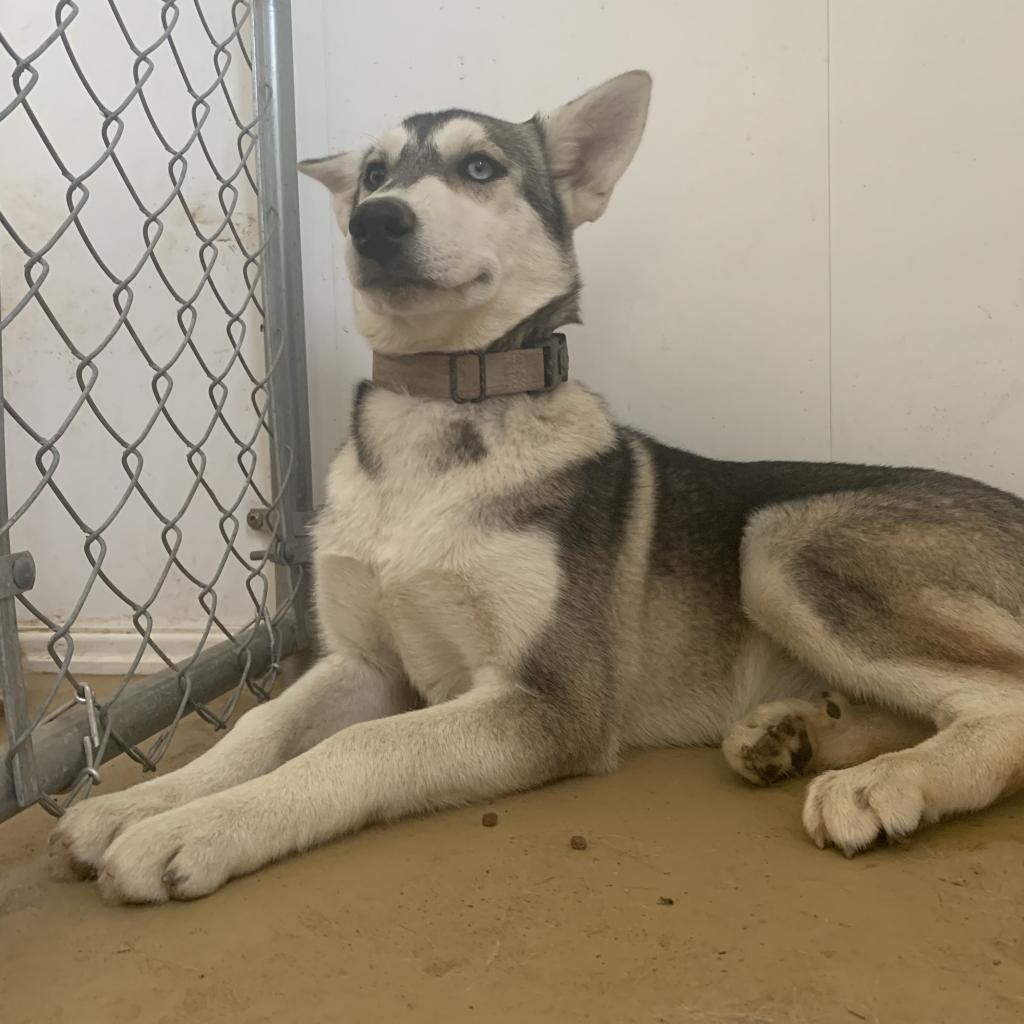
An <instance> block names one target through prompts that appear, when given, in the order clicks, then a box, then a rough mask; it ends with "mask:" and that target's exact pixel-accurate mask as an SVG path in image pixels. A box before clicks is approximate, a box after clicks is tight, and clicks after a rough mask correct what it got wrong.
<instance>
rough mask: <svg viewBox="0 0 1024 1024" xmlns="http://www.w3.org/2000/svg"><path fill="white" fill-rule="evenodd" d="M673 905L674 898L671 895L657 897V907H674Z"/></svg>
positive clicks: (674, 902) (674, 903)
mask: <svg viewBox="0 0 1024 1024" xmlns="http://www.w3.org/2000/svg"><path fill="white" fill-rule="evenodd" d="M675 905H676V901H675V900H674V899H672V897H671V896H659V897H658V906H659V907H674V906H675Z"/></svg>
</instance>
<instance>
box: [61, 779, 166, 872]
mask: <svg viewBox="0 0 1024 1024" xmlns="http://www.w3.org/2000/svg"><path fill="white" fill-rule="evenodd" d="M172 806H174V802H173V801H172V800H171V799H170V797H169V796H168V795H167V794H165V793H161V792H160V790H159V789H158V788H150V784H145V785H142V786H136V787H134V788H133V789H127V790H125V791H124V792H122V793H111V794H110V795H108V796H96V797H92V798H91V799H89V800H83V801H81V802H80V803H77V804H75V805H73V806H72V807H70V808H69V809H68V810H67V811H65V813H64V815H63V816H62V817H61V819H60V821H59V822H58V823H57V825H56V826H55V827H54V829H53V831H52V832H51V833H50V845H49V858H50V873H51V875H52V876H53V877H54V878H61V879H68V878H95V877H96V873H97V871H98V869H99V866H100V861H101V860H102V859H103V854H104V853H105V852H106V850H107V847H108V846H110V844H111V843H112V842H113V841H114V840H115V839H116V838H117V837H118V836H119V835H120V834H121V833H122V832H124V831H125V830H126V829H128V828H129V827H131V826H132V825H134V824H135V823H136V822H139V821H142V820H143V819H144V818H151V817H153V816H154V815H156V814H161V813H163V812H164V811H166V810H168V809H169V808H170V807H172Z"/></svg>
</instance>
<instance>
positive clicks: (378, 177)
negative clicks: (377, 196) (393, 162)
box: [363, 164, 388, 192]
mask: <svg viewBox="0 0 1024 1024" xmlns="http://www.w3.org/2000/svg"><path fill="white" fill-rule="evenodd" d="M387 180H388V169H387V168H386V167H385V166H384V165H383V164H369V165H368V166H367V168H366V171H365V172H364V173H363V184H364V185H365V186H366V187H367V188H368V189H369V190H370V191H371V192H372V191H373V190H374V189H377V188H380V187H381V185H383V184H384V182H385V181H387Z"/></svg>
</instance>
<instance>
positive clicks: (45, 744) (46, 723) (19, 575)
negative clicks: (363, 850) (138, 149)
mask: <svg viewBox="0 0 1024 1024" xmlns="http://www.w3.org/2000/svg"><path fill="white" fill-rule="evenodd" d="M180 2H181V3H184V2H186V0H180ZM194 2H195V7H196V11H197V12H199V17H200V18H202V17H203V15H202V11H201V9H200V4H199V0H194ZM224 2H227V0H224ZM178 5H179V0H163V7H162V9H161V16H162V18H163V19H164V21H163V23H164V25H165V28H166V37H165V40H164V41H166V38H168V37H169V36H170V32H171V28H170V27H168V26H167V22H168V18H171V23H172V25H173V19H174V18H175V17H176V16H177V13H178V11H177V10H176V8H177V7H178ZM110 6H111V9H112V10H114V11H115V17H117V13H116V5H115V4H114V3H111V4H110ZM239 11H241V12H242V14H243V18H244V17H248V16H249V15H250V14H251V16H252V19H253V23H252V35H253V53H252V60H251V66H252V78H253V88H254V97H255V98H254V121H253V122H250V123H249V124H248V125H243V124H242V123H241V122H239V121H238V120H237V119H236V124H238V126H239V128H240V129H241V131H243V132H249V133H250V135H251V130H254V131H255V133H256V138H255V144H256V147H257V148H256V153H257V178H256V181H255V182H253V187H254V189H255V191H256V194H257V197H258V205H259V219H260V243H259V249H258V250H257V251H256V253H255V255H254V261H255V262H258V264H259V266H260V270H261V275H262V300H263V306H262V312H263V334H264V346H265V357H266V364H265V366H266V375H265V377H264V378H263V380H262V381H261V385H262V386H264V387H265V390H266V393H267V397H268V399H269V406H268V408H267V410H266V413H265V415H266V416H267V418H268V422H267V423H262V425H263V426H265V427H267V429H268V433H269V435H270V452H271V481H272V485H271V486H272V492H271V495H270V496H269V501H268V502H267V507H266V509H265V512H266V514H267V522H268V528H269V529H270V530H271V533H272V536H271V538H270V542H269V543H268V545H267V548H266V550H264V551H258V552H252V553H251V554H250V555H249V556H248V557H249V558H250V560H251V562H252V565H253V571H254V573H255V572H262V570H263V569H264V568H265V567H266V566H267V563H268V562H269V563H272V564H273V572H274V576H275V581H276V582H275V588H276V597H277V606H276V612H275V613H274V615H273V616H271V615H270V614H269V613H268V614H267V615H265V616H264V620H263V621H260V620H259V616H258V615H257V620H256V621H255V622H254V623H253V624H252V625H251V627H250V628H249V629H248V630H247V631H246V632H245V633H243V634H239V635H232V636H230V637H229V639H226V640H224V641H223V642H221V643H218V644H216V645H213V646H209V647H206V648H205V649H202V650H200V651H197V653H196V656H194V657H192V658H190V659H188V661H187V663H184V664H176V665H175V666H174V667H173V668H168V669H166V670H165V671H162V672H160V673H158V674H156V675H152V676H148V677H146V678H145V679H142V680H139V681H136V682H133V683H131V684H130V685H127V686H124V687H122V689H121V690H119V692H118V695H117V697H116V699H114V700H111V701H108V702H106V703H104V702H102V701H100V700H99V699H98V698H96V697H95V695H94V694H92V692H91V690H90V688H89V687H88V686H85V685H82V684H80V683H78V681H77V680H76V679H75V676H74V671H73V667H72V665H71V663H70V659H71V657H72V656H71V655H69V663H68V664H67V665H64V666H62V667H61V669H60V672H59V675H60V676H61V678H62V679H64V678H65V677H66V681H67V682H69V683H70V684H71V686H72V687H73V689H74V697H73V699H72V701H71V702H70V703H69V704H68V705H67V706H66V707H64V708H61V709H58V710H57V711H56V712H51V713H48V714H47V715H46V716H45V717H43V716H37V720H35V721H33V720H32V719H31V718H30V715H29V712H28V707H27V700H26V693H25V687H24V680H23V678H22V670H21V664H20V655H19V646H18V631H17V630H18V627H17V619H16V605H15V602H16V601H17V600H24V599H25V594H26V593H27V592H28V591H29V590H30V589H31V587H32V585H33V582H34V571H35V569H34V564H33V562H32V558H31V555H30V554H29V553H28V552H14V553H12V552H11V550H10V528H11V526H12V521H11V519H10V510H9V509H8V507H7V505H8V503H7V488H6V473H5V446H4V440H5V439H4V420H5V418H6V416H7V413H8V406H7V405H6V404H5V403H4V401H3V390H2V389H3V375H2V350H3V340H2V325H3V322H4V321H3V319H0V697H2V699H3V709H4V714H5V717H6V725H7V730H8V735H9V737H10V742H9V744H8V747H7V749H5V750H2V751H0V821H2V820H4V819H5V818H9V817H11V816H12V815H14V814H16V813H17V812H18V811H19V810H21V809H23V808H26V807H28V806H31V805H33V804H35V803H40V804H42V806H44V807H45V808H46V809H47V810H49V811H50V812H51V813H54V814H60V813H62V812H63V808H64V807H65V806H66V805H67V803H69V802H70V801H71V800H73V799H76V798H78V797H79V796H81V795H84V794H86V793H88V791H89V789H90V788H91V786H92V784H93V783H94V782H96V781H98V780H99V772H98V769H99V766H100V764H102V763H103V762H104V761H106V760H108V759H109V758H111V757H114V756H116V755H117V754H120V753H128V754H129V755H130V756H132V757H133V758H134V759H135V760H137V761H139V762H140V763H141V764H142V765H143V767H144V768H146V769H152V768H153V767H154V764H155V762H156V761H157V760H158V759H159V757H160V756H162V754H163V752H164V750H165V749H166V746H167V742H169V740H170V735H171V734H172V733H173V727H175V726H176V725H177V722H178V721H179V720H180V718H181V717H182V716H183V715H184V714H189V713H192V712H199V713H200V714H201V715H202V716H203V717H204V718H206V719H207V720H208V721H209V722H210V723H211V724H212V725H214V726H215V727H223V726H224V725H225V724H226V721H227V719H228V718H229V717H230V714H231V712H232V711H233V710H234V701H233V700H231V701H229V702H228V706H227V707H226V708H225V710H224V711H223V712H221V713H217V712H214V711H212V710H211V709H210V708H208V707H207V703H208V702H209V701H210V700H212V699H213V698H215V697H218V696H220V695H222V694H224V693H226V692H228V691H229V690H232V689H233V688H234V689H237V690H238V692H239V694H240V690H241V686H242V685H243V682H244V683H245V684H247V685H248V686H249V689H251V690H252V691H253V692H254V693H255V694H256V695H257V697H258V698H260V699H265V698H266V697H268V696H269V693H268V688H267V687H265V686H263V685H261V683H260V682H259V681H258V679H259V677H260V676H261V675H262V674H263V673H266V672H271V673H274V674H275V675H276V669H277V666H278V664H279V662H280V660H281V659H282V658H284V657H285V656H287V655H288V654H290V653H292V652H294V651H296V650H302V649H305V648H307V647H308V646H309V644H310V634H309V626H308V623H309V617H310V616H309V607H310V605H309V602H310V589H309V572H308V564H307V563H308V554H307V550H308V549H307V544H306V535H305V529H306V526H307V523H308V521H309V518H310V516H311V510H312V481H311V476H310V439H309V411H308V401H307V379H306V350H305V332H304V325H303V305H302V275H301V260H300V251H299V250H300V247H299V226H298V185H297V174H296V152H295V124H294V85H293V66H292V39H291V5H290V2H289V0H233V2H232V4H231V13H232V18H233V20H234V21H235V25H236V32H235V35H236V36H237V34H238V31H239V28H238V17H239ZM77 13H78V8H77V7H76V5H75V4H74V3H73V2H72V0H59V2H56V3H55V20H56V28H55V30H54V32H53V33H52V35H51V36H50V37H49V38H48V39H47V40H44V41H42V43H41V44H40V46H39V48H38V49H37V50H36V51H33V53H30V54H21V55H18V54H15V53H14V51H13V50H12V49H11V47H10V46H9V45H8V44H7V43H6V41H5V40H4V39H3V36H2V26H0V44H2V45H3V46H4V48H5V49H6V51H7V53H8V54H9V55H10V56H11V57H12V58H13V59H14V61H15V65H16V66H15V72H14V76H13V80H14V90H15V98H14V100H13V101H12V102H11V103H10V104H9V105H8V106H7V107H6V108H5V109H3V110H0V122H2V120H3V118H4V117H5V116H6V115H7V114H9V113H10V112H11V111H13V110H15V109H17V108H19V107H24V108H25V109H26V110H30V108H29V107H28V101H29V99H30V94H31V90H32V87H33V85H34V80H33V75H34V74H35V72H34V69H33V67H32V62H33V60H35V59H37V58H38V56H39V55H40V54H41V53H43V52H44V51H45V50H46V49H47V48H48V47H49V46H51V45H54V43H55V42H58V41H59V42H61V43H63V44H64V45H65V49H68V53H69V55H71V54H72V51H71V49H69V48H68V46H67V42H66V39H65V33H67V31H68V28H69V26H70V25H71V24H72V23H73V21H74V18H75V17H76V15H77ZM204 26H205V22H204ZM122 31H123V28H122ZM208 34H209V32H208ZM125 35H126V37H127V33H125ZM209 38H210V42H211V44H212V45H214V46H220V47H221V48H222V47H223V45H224V44H223V43H220V44H218V41H217V40H215V39H214V37H213V36H212V35H209ZM237 41H238V42H239V43H240V37H238V40H237ZM130 42H131V41H130V40H129V43H130ZM133 49H134V50H135V55H136V69H135V80H136V89H135V90H133V94H132V95H130V96H129V97H128V99H126V100H125V102H124V104H122V106H121V107H119V108H117V110H114V111H109V110H106V109H105V108H103V107H102V105H101V104H100V103H99V101H98V99H97V105H98V106H100V109H101V110H102V111H103V113H104V115H105V122H104V130H105V131H106V129H107V127H108V124H109V123H113V122H114V121H116V120H117V117H118V114H119V112H120V111H121V110H123V109H124V108H125V107H126V106H127V104H128V103H129V102H131V101H132V100H134V99H135V97H136V96H137V95H138V94H139V93H140V92H141V91H142V88H143V83H144V80H145V75H146V71H145V62H146V60H147V50H146V49H144V48H139V49H135V48H134V47H133ZM243 55H244V48H243ZM71 59H72V61H74V57H73V56H72V58H71ZM246 61H247V63H250V61H249V59H248V57H246ZM214 64H215V66H216V67H217V68H218V69H220V63H218V60H217V59H216V56H215V60H214ZM140 66H141V67H142V78H143V82H139V67H140ZM76 70H78V69H77V67H76ZM79 73H80V72H79ZM225 73H226V66H225V67H224V68H223V69H220V70H219V76H218V77H219V82H215V83H214V85H213V86H211V87H210V90H209V91H208V92H206V93H200V94H197V93H196V92H192V90H191V86H189V90H190V92H192V96H193V99H194V100H195V101H196V102H197V103H198V104H199V105H200V107H201V105H202V103H203V102H204V97H205V96H207V95H209V93H210V92H212V91H213V90H214V88H216V86H217V85H218V84H219V85H220V86H221V87H223V88H225V90H226V86H224V74H225ZM183 75H184V72H183ZM186 84H187V85H188V82H187V79H186ZM94 98H95V97H94ZM193 116H195V109H193ZM151 124H153V122H152V121H151ZM153 127H154V128H155V127H156V125H155V124H153ZM196 131H197V134H199V133H200V127H197V129H196ZM115 144H116V142H115V143H110V144H109V149H110V151H111V152H112V151H113V148H114V145H115ZM189 145H191V143H189ZM107 155H109V154H107ZM243 163H244V158H243ZM97 165H98V164H97ZM97 165H94V167H93V168H91V169H89V170H88V171H86V172H83V173H82V174H81V175H80V176H78V177H77V178H76V177H74V176H72V175H70V174H69V173H68V172H67V171H66V170H65V169H63V168H62V169H61V170H62V173H63V174H64V177H65V179H67V180H68V181H70V187H69V189H68V197H69V198H68V205H69V218H68V221H67V222H65V225H64V228H67V226H68V225H69V224H72V223H74V222H75V220H76V218H77V213H78V212H80V210H81V205H79V206H78V207H77V209H76V208H75V207H74V204H73V203H72V200H71V193H72V190H73V189H75V188H77V187H81V185H82V182H83V181H84V180H85V179H86V178H87V177H88V176H89V174H91V173H92V171H93V170H95V166H97ZM180 189H181V183H179V184H178V192H179V196H178V197H179V198H180V197H181V196H180ZM140 209H141V206H140ZM2 213H3V211H2V209H0V225H2V226H3V227H4V228H5V229H6V230H8V231H9V232H10V233H11V234H12V235H13V236H14V238H15V239H16V240H17V238H18V236H17V235H16V234H14V232H13V230H12V228H11V225H10V223H9V222H8V221H6V220H5V219H3V216H2ZM226 221H228V222H229V221H230V215H228V216H227V218H226ZM75 227H76V228H79V227H80V226H79V225H77V224H75ZM193 227H195V225H194V224H193ZM221 229H222V230H223V229H224V225H223V224H222V225H221ZM62 230H63V229H62ZM197 231H198V229H197ZM19 244H20V243H19ZM23 248H24V247H23ZM24 251H25V252H26V255H27V256H30V259H29V262H28V263H26V279H27V280H28V283H29V286H30V287H29V292H30V293H32V291H33V289H34V288H37V287H38V283H39V280H38V279H37V283H36V284H33V281H32V279H31V276H30V274H29V272H28V269H27V268H28V266H29V263H32V262H33V261H35V262H37V263H38V262H39V261H40V260H42V257H40V256H39V254H36V253H33V254H30V253H29V250H28V249H24ZM43 262H44V264H45V261H44V260H43ZM31 297H32V295H31V294H30V295H29V298H31ZM20 305H21V304H19V307H20ZM257 308H258V304H257ZM17 311H18V310H17V309H15V311H14V313H13V314H9V315H8V322H9V321H10V320H11V319H12V318H13V315H15V314H16V313H17ZM3 314H4V310H3V309H2V308H0V318H2V317H3ZM232 343H233V344H234V342H232ZM239 345H240V342H239ZM72 351H74V350H73V349H72ZM79 386H80V387H82V386H83V384H82V378H81V377H80V378H79ZM90 386H91V385H90ZM84 397H87V396H84ZM254 407H255V403H254ZM126 471H127V470H126ZM41 472H42V470H41ZM44 476H45V474H44ZM44 485H45V481H44ZM243 493H244V491H243ZM20 511H24V509H22V510H20ZM18 514H19V512H16V513H15V518H17V516H18ZM230 544H231V542H230V541H229V545H230ZM236 554H237V553H236ZM86 555H87V557H90V561H91V560H92V559H91V556H90V554H89V551H88V549H87V551H86ZM254 600H255V599H254ZM143 611H145V608H144V606H143ZM151 624H152V623H151V621H150V622H149V624H148V625H145V624H142V623H140V621H139V616H138V615H136V616H135V617H134V618H133V625H134V626H135V629H136V630H137V631H138V632H139V634H140V637H141V638H142V640H143V643H146V642H147V636H146V634H145V629H148V628H150V627H151ZM54 625H56V624H54ZM143 625H145V628H142V626H143ZM58 632H59V630H58ZM140 656H141V654H140ZM125 681H126V682H127V678H126V680H125ZM168 727H172V728H171V729H168ZM161 730H165V734H164V735H163V736H162V737H161V740H160V741H158V743H157V744H156V745H155V746H154V748H153V749H152V750H150V751H143V750H141V749H140V748H139V747H138V744H139V743H140V742H141V741H142V740H145V739H147V738H148V737H151V736H153V735H154V734H156V733H158V732H160V731H161ZM54 794H65V798H64V799H63V800H58V799H56V798H55V797H54Z"/></svg>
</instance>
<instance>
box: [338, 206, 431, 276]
mask: <svg viewBox="0 0 1024 1024" xmlns="http://www.w3.org/2000/svg"><path fill="white" fill-rule="evenodd" d="M414 227H416V214H415V213H413V212H412V208H411V207H410V206H409V205H408V204H407V203H403V202H402V201H401V200H400V199H371V200H369V201H368V202H365V203H360V204H359V205H358V206H357V207H356V210H355V213H353V214H352V216H351V218H350V219H349V222H348V230H349V233H350V234H351V235H352V242H353V244H354V245H355V247H356V252H358V253H359V255H360V256H368V257H369V258H370V259H373V260H377V261H378V262H380V263H383V262H384V261H385V260H388V259H390V258H391V257H392V256H394V255H395V253H397V252H398V250H399V249H400V248H401V247H402V240H403V239H404V238H405V236H406V235H408V234H409V233H410V232H411V231H412V229H413V228H414Z"/></svg>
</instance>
